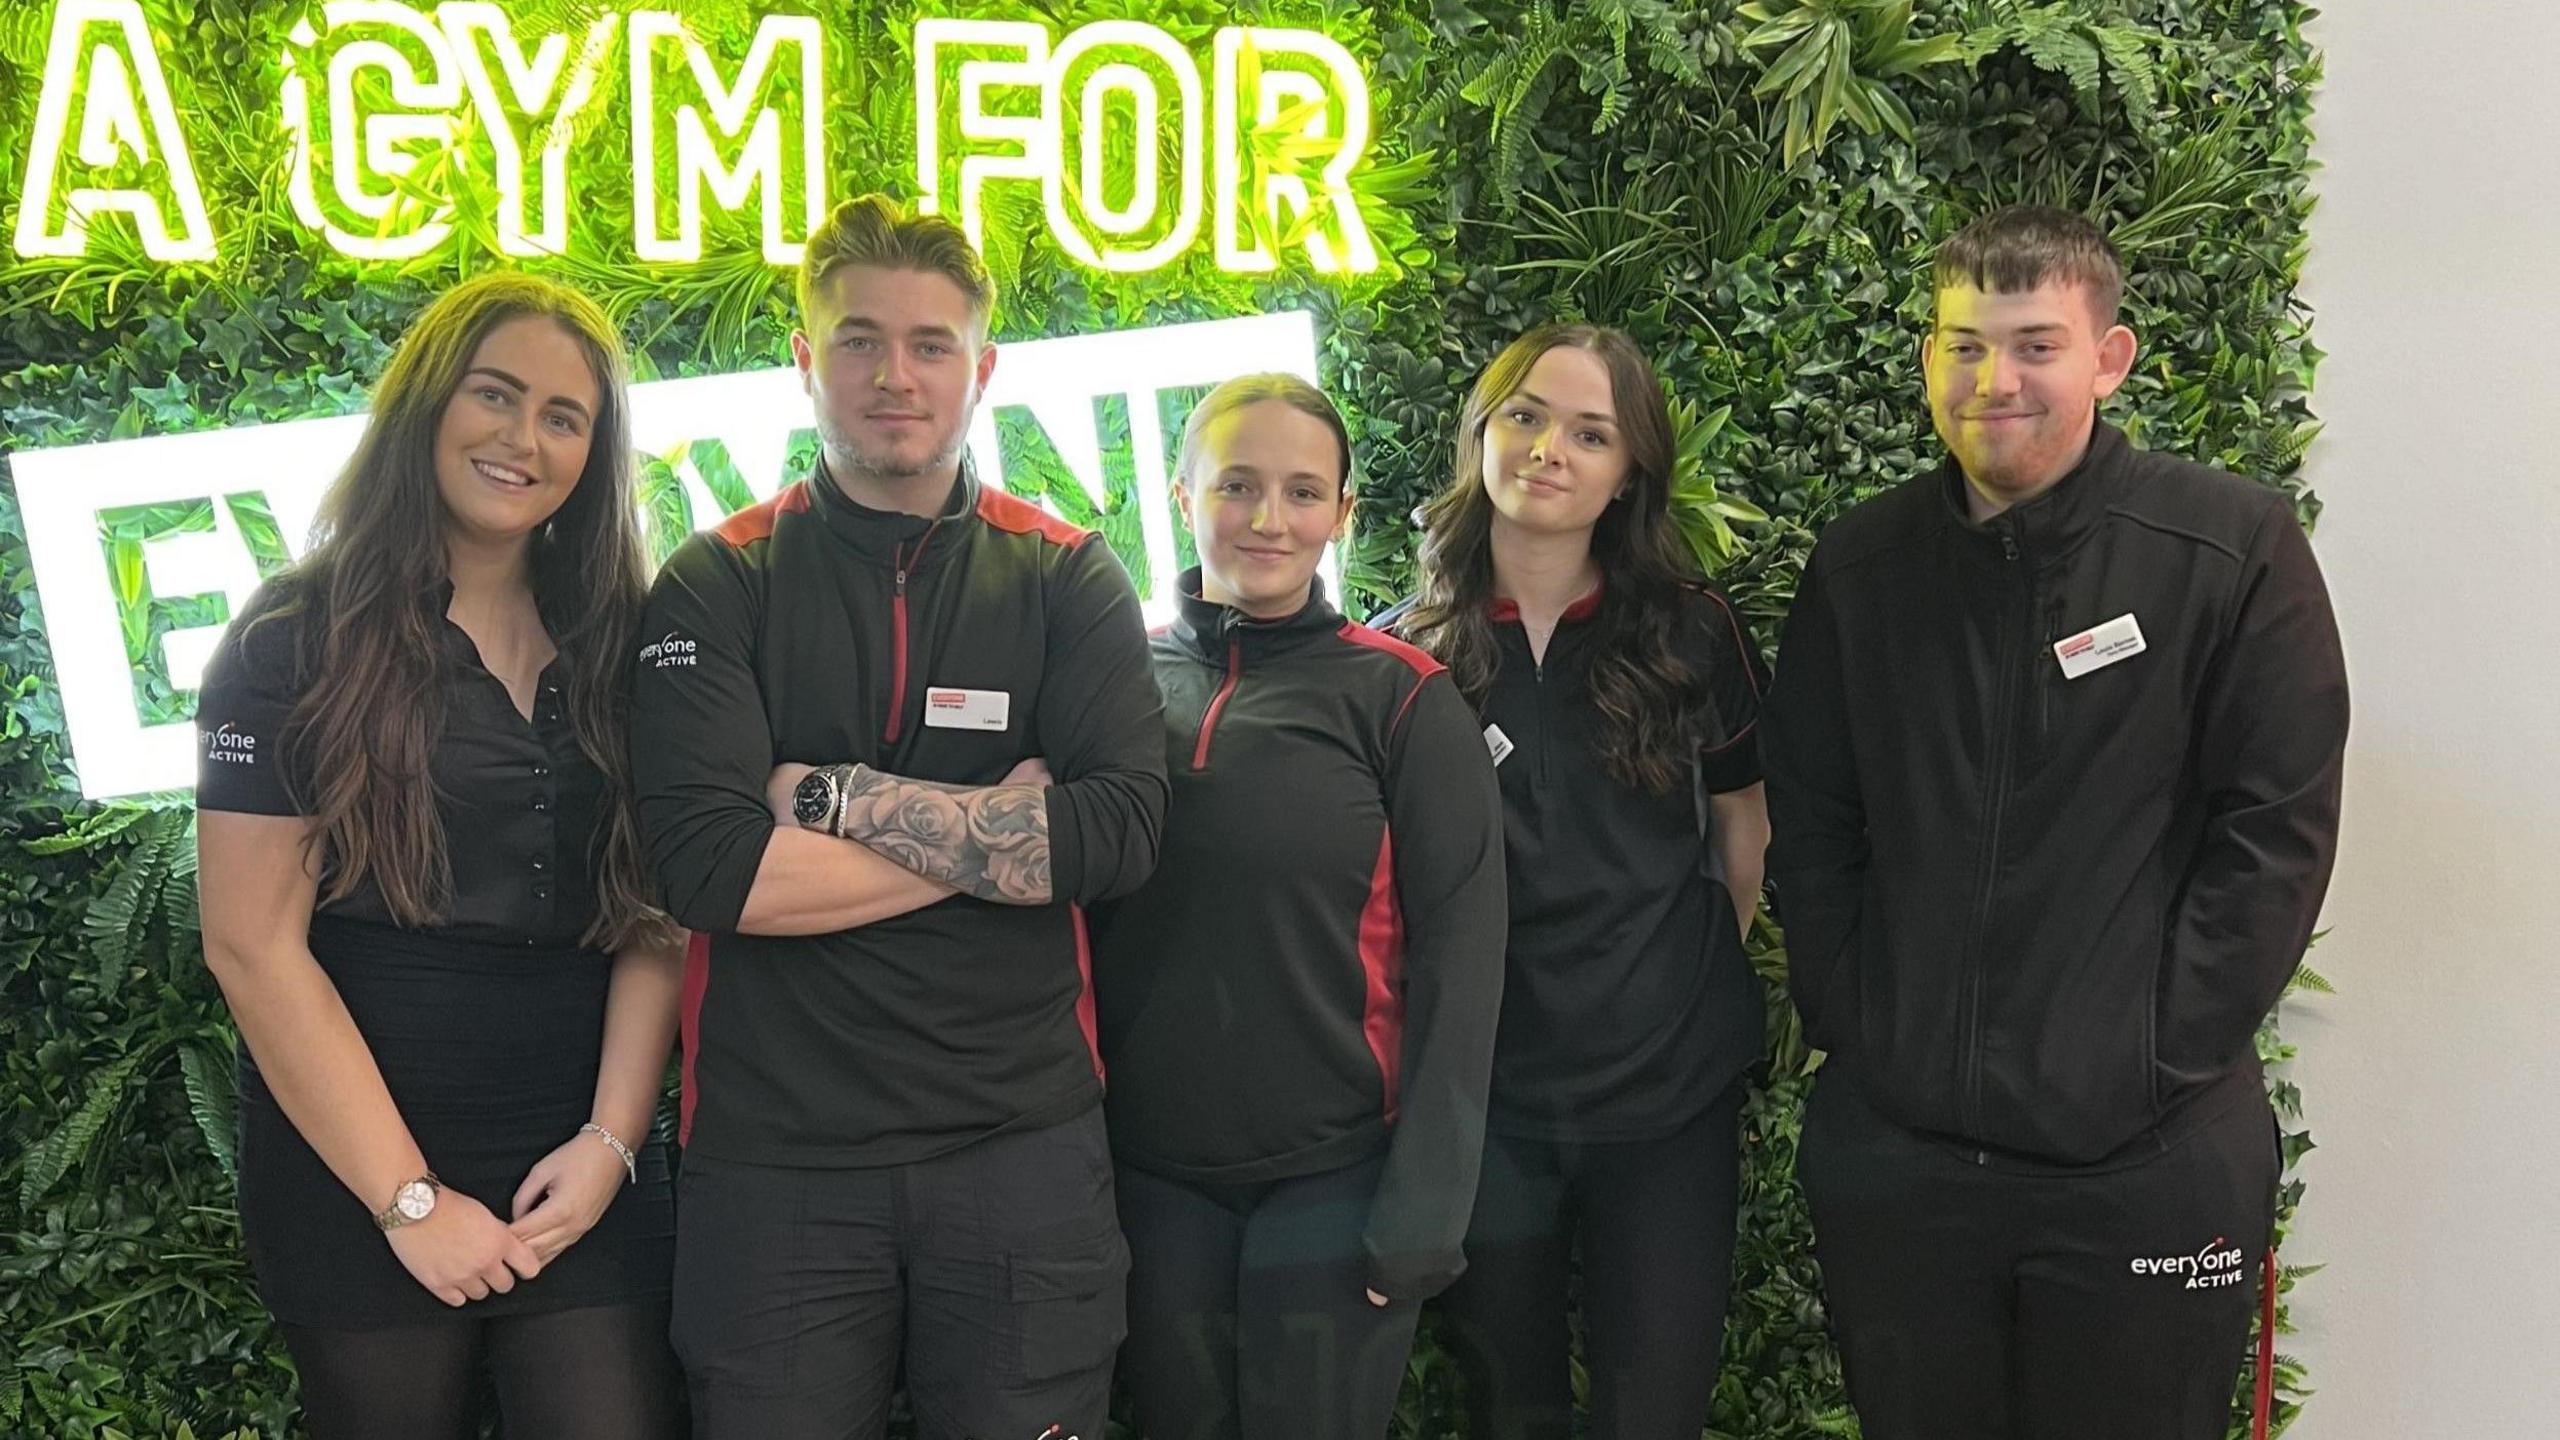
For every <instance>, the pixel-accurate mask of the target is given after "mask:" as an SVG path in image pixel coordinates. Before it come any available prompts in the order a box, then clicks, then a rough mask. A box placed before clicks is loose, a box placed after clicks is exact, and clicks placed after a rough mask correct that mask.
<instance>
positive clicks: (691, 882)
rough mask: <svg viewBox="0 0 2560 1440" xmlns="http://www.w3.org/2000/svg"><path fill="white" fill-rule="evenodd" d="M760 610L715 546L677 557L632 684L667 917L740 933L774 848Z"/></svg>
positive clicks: (742, 570) (641, 779)
mask: <svg viewBox="0 0 2560 1440" xmlns="http://www.w3.org/2000/svg"><path fill="white" fill-rule="evenodd" d="M756 607H757V600H756V594H755V591H754V590H753V588H752V585H751V577H749V576H748V574H747V572H746V567H745V565H744V563H743V562H742V561H741V559H740V557H739V556H738V554H737V552H736V551H735V550H732V549H731V548H730V547H729V546H728V544H727V543H726V542H725V541H722V540H721V539H719V538H718V537H717V536H714V535H707V534H704V535H695V536H693V537H692V538H690V539H688V540H686V541H685V543H684V544H683V545H681V546H679V547H677V550H676V553H675V554H674V555H672V556H670V557H669V558H668V560H667V563H666V566H665V568H664V569H662V570H660V571H659V572H658V579H657V582H656V583H655V584H654V585H652V586H651V587H650V590H649V604H648V607H647V609H646V610H645V611H643V612H642V620H641V627H640V633H639V640H638V653H637V654H636V655H635V656H634V659H633V664H634V666H635V667H636V668H635V669H634V671H633V675H632V684H631V782H632V789H633V793H634V797H635V798H636V800H637V802H638V809H639V815H640V832H641V838H642V841H643V842H644V843H645V845H646V846H647V848H648V854H649V861H650V865H651V867H652V868H653V869H654V870H655V872H656V874H657V878H658V885H659V889H660V893H661V894H662V895H663V896H664V897H665V903H666V907H667V913H668V914H670V915H673V916H674V917H675V918H676V921H677V923H679V924H681V925H683V926H685V927H686V928H687V929H690V930H698V931H709V932H712V933H715V934H726V933H731V932H734V931H735V930H736V929H737V928H738V916H739V915H740V913H741V912H743V911H744V910H745V909H746V905H747V895H748V893H749V892H750V891H752V890H754V888H755V883H756V869H757V867H758V866H759V865H761V864H763V862H764V851H765V846H766V845H767V844H768V843H769V842H770V841H771V840H772V839H773V826H774V822H773V814H772V812H771V811H769V810H767V809H766V808H765V801H764V786H765V781H766V780H767V779H768V778H769V777H770V776H771V775H772V774H773V766H774V759H773V735H772V732H771V730H770V729H769V728H768V727H767V725H766V723H765V715H764V695H763V691H762V688H761V686H759V684H758V683H757V680H756V672H755V636H756V613H757V610H756Z"/></svg>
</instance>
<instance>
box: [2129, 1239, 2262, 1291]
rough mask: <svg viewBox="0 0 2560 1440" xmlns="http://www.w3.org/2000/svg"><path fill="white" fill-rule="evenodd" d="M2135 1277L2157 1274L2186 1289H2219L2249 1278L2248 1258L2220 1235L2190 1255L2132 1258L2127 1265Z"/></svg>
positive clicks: (2242, 1251) (2140, 1256)
mask: <svg viewBox="0 0 2560 1440" xmlns="http://www.w3.org/2000/svg"><path fill="white" fill-rule="evenodd" d="M2130 1268H2131V1269H2132V1271H2133V1273H2134V1274H2136V1275H2160V1276H2165V1277H2167V1278H2169V1279H2172V1280H2178V1279H2183V1280H2184V1281H2186V1285H2185V1287H2184V1288H2186V1289H2189V1290H2219V1289H2221V1288H2223V1287H2224V1286H2226V1285H2238V1284H2242V1283H2244V1282H2245V1281H2247V1279H2248V1278H2249V1256H2248V1253H2247V1252H2246V1251H2244V1250H2241V1249H2240V1248H2238V1247H2237V1246H2234V1245H2232V1244H2231V1242H2230V1241H2229V1240H2227V1239H2225V1238H2224V1237H2222V1236H2220V1235H2216V1236H2214V1237H2213V1243H2212V1244H2210V1245H2207V1246H2206V1247H2204V1248H2203V1249H2201V1250H2199V1251H2197V1252H2196V1253H2194V1254H2193V1255H2136V1256H2135V1257H2133V1259H2132V1261H2131V1262H2130Z"/></svg>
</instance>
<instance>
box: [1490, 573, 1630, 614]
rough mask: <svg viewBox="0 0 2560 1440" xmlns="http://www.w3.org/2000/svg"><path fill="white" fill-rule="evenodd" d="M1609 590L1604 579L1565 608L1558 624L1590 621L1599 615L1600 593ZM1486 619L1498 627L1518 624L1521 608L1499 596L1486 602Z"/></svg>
mask: <svg viewBox="0 0 2560 1440" xmlns="http://www.w3.org/2000/svg"><path fill="white" fill-rule="evenodd" d="M1608 588H1609V582H1608V580H1607V579H1606V578H1605V577H1604V578H1603V579H1602V580H1601V581H1600V583H1599V584H1597V585H1594V586H1592V587H1591V593H1590V594H1588V595H1585V596H1583V597H1582V598H1581V599H1579V600H1576V601H1574V602H1573V603H1572V604H1570V605H1567V606H1566V607H1564V613H1563V614H1562V615H1559V616H1557V617H1556V623H1557V624H1559V625H1561V624H1563V623H1565V622H1566V621H1568V620H1588V619H1590V618H1591V617H1592V616H1594V615H1597V614H1599V613H1600V593H1601V592H1602V591H1604V590H1606V589H1608ZM1484 618H1486V619H1487V620H1491V621H1493V622H1494V623H1495V624H1497V625H1499V624H1504V623H1506V622H1511V623H1516V622H1517V621H1518V620H1519V619H1520V607H1519V606H1518V605H1515V604H1513V603H1512V602H1510V601H1509V600H1505V599H1502V598H1500V597H1499V596H1497V597H1495V598H1494V599H1491V600H1488V601H1486V602H1485V606H1484Z"/></svg>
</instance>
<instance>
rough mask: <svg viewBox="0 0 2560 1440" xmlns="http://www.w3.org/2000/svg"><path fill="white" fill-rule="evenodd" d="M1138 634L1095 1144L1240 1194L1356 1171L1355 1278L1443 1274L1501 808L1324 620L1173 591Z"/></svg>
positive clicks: (1464, 714)
mask: <svg viewBox="0 0 2560 1440" xmlns="http://www.w3.org/2000/svg"><path fill="white" fill-rule="evenodd" d="M1198 590H1199V579H1198V572H1197V571H1193V572H1189V573H1186V574H1185V575H1184V576H1183V577H1182V602H1181V613H1180V616H1179V618H1178V619H1177V620H1176V621H1175V622H1174V624H1173V625H1171V626H1170V627H1168V628H1167V629H1165V630H1163V631H1160V632H1158V633H1157V635H1156V636H1155V638H1154V659H1155V675H1156V682H1157V684H1158V685H1159V686H1160V687H1161V688H1162V689H1163V692H1164V698H1165V723H1164V729H1163V732H1162V735H1163V744H1164V747H1165V759H1166V764H1167V767H1168V769H1169V771H1170V773H1171V775H1172V780H1173V803H1172V808H1171V809H1170V810H1169V811H1168V813H1167V816H1166V819H1165V832H1164V846H1163V858H1162V861H1161V863H1160V864H1159V865H1158V866H1157V869H1156V873H1155V876H1154V878H1152V879H1150V880H1149V881H1148V882H1147V884H1146V885H1145V886H1144V887H1143V888H1141V889H1140V890H1139V891H1138V892H1137V893H1136V894H1134V895H1131V896H1129V897H1128V898H1127V899H1125V900H1120V901H1116V902H1114V903H1112V904H1111V905H1108V906H1105V907H1103V908H1102V909H1101V910H1100V911H1099V912H1098V913H1097V928H1096V933H1095V964H1096V973H1095V988H1096V993H1097V999H1098V1001H1099V1004H1100V1009H1101V1018H1102V1053H1103V1058H1104V1059H1105V1060H1106V1061H1107V1062H1108V1063H1109V1065H1110V1068H1111V1099H1110V1119H1111V1143H1112V1148H1113V1149H1114V1151H1116V1152H1117V1153H1118V1154H1119V1156H1120V1158H1121V1160H1122V1161H1123V1163H1126V1164H1129V1165H1133V1166H1136V1167H1138V1168H1140V1169H1144V1170H1149V1171H1153V1172H1156V1173H1160V1174H1164V1175H1168V1176H1171V1177H1173V1178H1176V1179H1183V1180H1191V1181H1195V1182H1207V1183H1240V1184H1252V1183H1258V1182H1262V1181H1268V1180H1278V1179H1284V1178H1289V1177H1293V1176H1300V1175H1313V1174H1318V1173H1321V1172H1323V1171H1326V1170H1332V1169H1338V1168H1340V1167H1342V1166H1344V1165H1349V1164H1352V1163H1355V1162H1357V1161H1359V1160H1361V1159H1363V1158H1365V1157H1367V1156H1369V1155H1373V1154H1375V1153H1377V1152H1378V1151H1379V1150H1382V1149H1383V1150H1385V1151H1386V1152H1387V1162H1386V1169H1385V1172H1384V1174H1383V1175H1382V1177H1381V1178H1380V1180H1379V1182H1378V1190H1377V1193H1376V1195H1375V1197H1374V1198H1373V1199H1372V1200H1371V1202H1370V1208H1369V1219H1368V1227H1367V1230H1366V1233H1365V1234H1364V1236H1363V1245H1364V1248H1365V1249H1366V1251H1367V1255H1368V1262H1369V1284H1370V1286H1371V1288H1373V1289H1375V1290H1377V1291H1378V1292H1379V1293H1380V1294H1383V1295H1388V1296H1392V1297H1393V1298H1395V1299H1398V1300H1419V1299H1424V1298H1427V1297H1428V1296H1430V1295H1433V1294H1435V1293H1437V1292H1438V1291H1439V1290H1440V1289H1442V1288H1443V1287H1444V1286H1446V1285H1447V1284H1448V1283H1449V1281H1451V1280H1453V1279H1455V1278H1456V1277H1457V1274H1458V1272H1459V1270H1460V1269H1461V1268H1462V1266H1463V1261H1462V1260H1461V1257H1460V1252H1459V1242H1460V1241H1461V1240H1462V1239H1463V1238H1464V1237H1465V1235H1466V1230H1467V1217H1468V1214H1469V1212H1470V1211H1471V1210H1472V1209H1473V1208H1474V1205H1475V1194H1476V1175H1477V1169H1478V1165H1479V1162H1480V1160H1481V1158H1482V1154H1483V1149H1484V1117H1485V1090H1486V1086H1487V1084H1488V1077H1489V1073H1490V1069H1491V1066H1492V1060H1493V1038H1494V1020H1495V1016H1496V1015H1497V1014H1498V1013H1499V1011H1500V1009H1501V1005H1502V943H1503V933H1504V917H1503V882H1502V874H1503V872H1502V815H1501V803H1500V800H1499V799H1498V797H1497V795H1496V793H1495V789H1494V781H1493V764H1492V761H1491V760H1490V759H1489V758H1488V757H1487V756H1486V754H1485V744H1484V740H1483V737H1482V736H1481V735H1479V734H1478V733H1477V729H1476V723H1475V719H1474V717H1473V716H1472V715H1471V714H1469V713H1468V710H1467V705H1466V702H1465V701H1464V700H1463V699H1461V698H1460V697H1459V695H1458V691H1457V687H1456V686H1454V685H1453V684H1451V683H1450V681H1449V678H1448V675H1447V673H1446V672H1445V671H1444V670H1443V669H1442V668H1441V666H1440V664H1439V662H1437V661H1435V660H1433V659H1431V658H1430V657H1429V656H1427V655H1425V654H1423V653H1422V652H1421V651H1419V650H1416V649H1414V648H1413V647H1412V646H1410V645H1407V644H1405V643H1403V642H1402V641H1399V640H1393V639H1390V638H1388V637H1387V636H1384V635H1381V634H1379V633H1378V632H1376V631H1374V630H1371V629H1369V628H1367V627H1366V626H1362V625H1355V624H1352V623H1350V622H1348V621H1346V620H1344V619H1343V618H1342V616H1341V615H1340V614H1338V613H1337V612H1336V611H1335V610H1334V608H1333V607H1332V606H1331V605H1329V604H1326V603H1325V600H1324V596H1323V594H1322V589H1321V587H1320V586H1319V587H1317V588H1316V590H1315V592H1314V593H1313V594H1312V596H1311V598H1310V599H1309V600H1308V602H1307V605H1306V607H1305V608H1304V609H1302V610H1300V611H1298V613H1297V614H1295V615H1293V616H1291V617H1289V618H1288V619H1285V620H1270V621H1261V620H1254V619H1251V618H1249V617H1247V616H1245V615H1244V614H1243V613H1241V612H1239V611H1236V610H1233V609H1230V608H1228V607H1226V606H1222V605H1215V604H1211V603H1210V602H1208V601H1205V600H1202V599H1201V598H1200V597H1199V593H1198Z"/></svg>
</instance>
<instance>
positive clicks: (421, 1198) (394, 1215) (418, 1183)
mask: <svg viewBox="0 0 2560 1440" xmlns="http://www.w3.org/2000/svg"><path fill="white" fill-rule="evenodd" d="M443 1188H444V1182H443V1181H441V1180H438V1179H437V1178H436V1177H435V1172H433V1171H429V1172H427V1173H426V1174H424V1175H421V1176H419V1177H418V1178H417V1179H415V1180H412V1181H410V1182H409V1183H408V1184H406V1185H403V1186H401V1187H400V1188H399V1189H398V1190H395V1191H393V1192H392V1194H391V1203H390V1204H389V1205H387V1206H385V1207H384V1208H383V1210H382V1213H381V1214H379V1215H376V1216H374V1217H373V1223H374V1225H375V1226H376V1227H377V1228H379V1229H383V1230H397V1229H399V1228H400V1227H401V1226H403V1225H415V1224H417V1223H418V1222H419V1221H421V1220H424V1219H426V1218H427V1217H428V1216H430V1215H432V1214H434V1213H435V1210H436V1192H437V1191H439V1190H442V1189H443Z"/></svg>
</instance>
